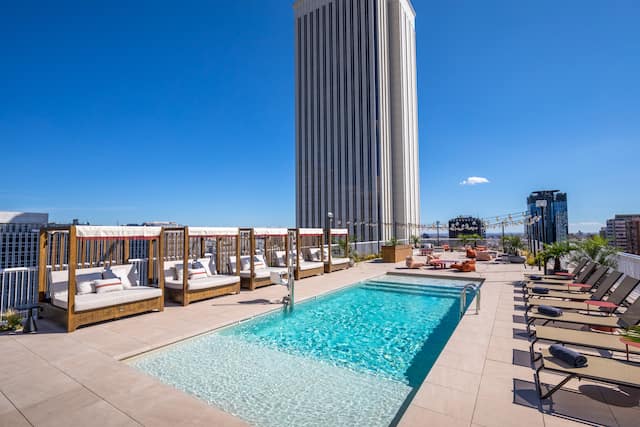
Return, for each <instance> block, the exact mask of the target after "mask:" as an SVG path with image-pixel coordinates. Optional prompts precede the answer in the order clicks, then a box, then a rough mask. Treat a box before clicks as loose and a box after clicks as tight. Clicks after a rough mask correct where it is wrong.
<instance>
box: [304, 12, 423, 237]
mask: <svg viewBox="0 0 640 427" xmlns="http://www.w3.org/2000/svg"><path fill="white" fill-rule="evenodd" d="M294 10H295V24H294V25H295V84H296V90H295V92H296V96H295V111H296V114H295V116H296V136H295V138H296V223H297V226H299V227H323V228H324V227H327V226H329V225H331V226H335V227H343V228H348V229H349V232H350V233H351V234H352V235H353V236H355V238H356V239H357V240H359V241H373V240H387V239H389V238H391V237H396V238H398V239H406V238H409V237H410V236H411V235H419V231H420V230H419V224H420V206H419V204H420V199H419V170H418V126H417V90H416V47H415V12H414V10H413V7H412V6H411V3H410V2H409V0H298V1H296V2H295V4H294ZM329 213H332V214H333V218H330V217H329Z"/></svg>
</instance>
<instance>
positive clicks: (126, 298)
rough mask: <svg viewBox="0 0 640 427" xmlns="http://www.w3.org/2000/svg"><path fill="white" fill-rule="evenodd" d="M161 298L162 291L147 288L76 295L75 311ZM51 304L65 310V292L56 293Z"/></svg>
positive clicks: (140, 287)
mask: <svg viewBox="0 0 640 427" xmlns="http://www.w3.org/2000/svg"><path fill="white" fill-rule="evenodd" d="M160 296H162V290H161V289H158V288H152V287H149V286H134V287H132V288H131V289H125V290H122V291H115V292H107V293H104V294H86V295H76V299H75V301H76V302H75V304H76V310H75V311H86V310H93V309H96V308H103V307H109V306H112V305H119V304H124V303H128V302H134V301H144V300H147V299H151V298H157V297H160ZM52 301H53V304H54V305H55V306H57V307H61V308H65V309H66V308H67V291H66V290H65V291H64V292H58V293H57V294H56V295H53V297H52Z"/></svg>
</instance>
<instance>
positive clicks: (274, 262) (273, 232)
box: [229, 228, 289, 290]
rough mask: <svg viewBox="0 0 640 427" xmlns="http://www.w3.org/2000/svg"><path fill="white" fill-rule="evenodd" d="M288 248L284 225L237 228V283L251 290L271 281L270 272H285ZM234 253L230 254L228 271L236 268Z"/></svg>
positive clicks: (269, 283)
mask: <svg viewBox="0 0 640 427" xmlns="http://www.w3.org/2000/svg"><path fill="white" fill-rule="evenodd" d="M288 252H289V244H288V239H287V229H286V228H242V229H240V256H239V259H240V283H241V285H242V287H243V288H247V289H250V290H254V289H256V288H259V287H261V286H268V285H271V284H273V282H272V281H271V273H272V272H275V273H277V274H286V273H287V268H286V258H285V254H286V253H288ZM237 259H238V258H236V257H231V259H230V260H229V266H230V268H231V271H233V272H236V271H237V268H236V266H237V262H236V260H237Z"/></svg>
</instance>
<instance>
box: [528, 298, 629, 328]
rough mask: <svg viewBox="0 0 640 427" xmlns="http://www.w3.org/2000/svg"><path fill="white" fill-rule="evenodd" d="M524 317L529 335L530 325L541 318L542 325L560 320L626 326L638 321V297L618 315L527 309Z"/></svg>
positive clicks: (606, 326) (597, 326)
mask: <svg viewBox="0 0 640 427" xmlns="http://www.w3.org/2000/svg"><path fill="white" fill-rule="evenodd" d="M525 317H526V319H527V332H528V333H529V335H531V336H533V334H532V333H531V326H536V325H534V323H535V321H536V320H542V321H543V322H544V323H542V326H546V325H548V324H549V323H553V322H562V323H570V324H574V325H586V326H590V327H596V328H609V329H611V330H614V329H616V328H628V327H629V326H634V325H636V324H638V322H640V298H636V300H635V301H634V302H633V304H631V305H630V306H629V307H628V308H627V310H626V311H625V312H624V313H622V314H619V315H616V314H614V315H611V316H602V315H599V314H582V313H575V312H563V313H562V315H560V316H549V315H546V314H542V313H537V312H535V311H528V312H526V313H525Z"/></svg>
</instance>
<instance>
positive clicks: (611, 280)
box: [525, 271, 622, 301]
mask: <svg viewBox="0 0 640 427" xmlns="http://www.w3.org/2000/svg"><path fill="white" fill-rule="evenodd" d="M621 277H622V273H620V272H619V271H612V272H611V273H609V274H607V276H606V277H605V278H604V280H603V281H602V283H600V285H599V286H598V288H597V289H596V290H595V292H575V291H548V292H547V293H544V294H540V293H535V289H536V288H535V287H534V288H527V291H528V292H527V295H526V296H525V299H534V298H542V299H545V300H546V299H547V298H560V299H567V300H572V301H586V300H590V299H594V300H600V299H602V298H604V297H605V296H606V294H607V292H609V290H610V289H611V288H612V287H613V285H615V284H616V283H617V282H618V280H620V278H621ZM540 287H541V288H543V289H544V288H545V286H544V285H540Z"/></svg>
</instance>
